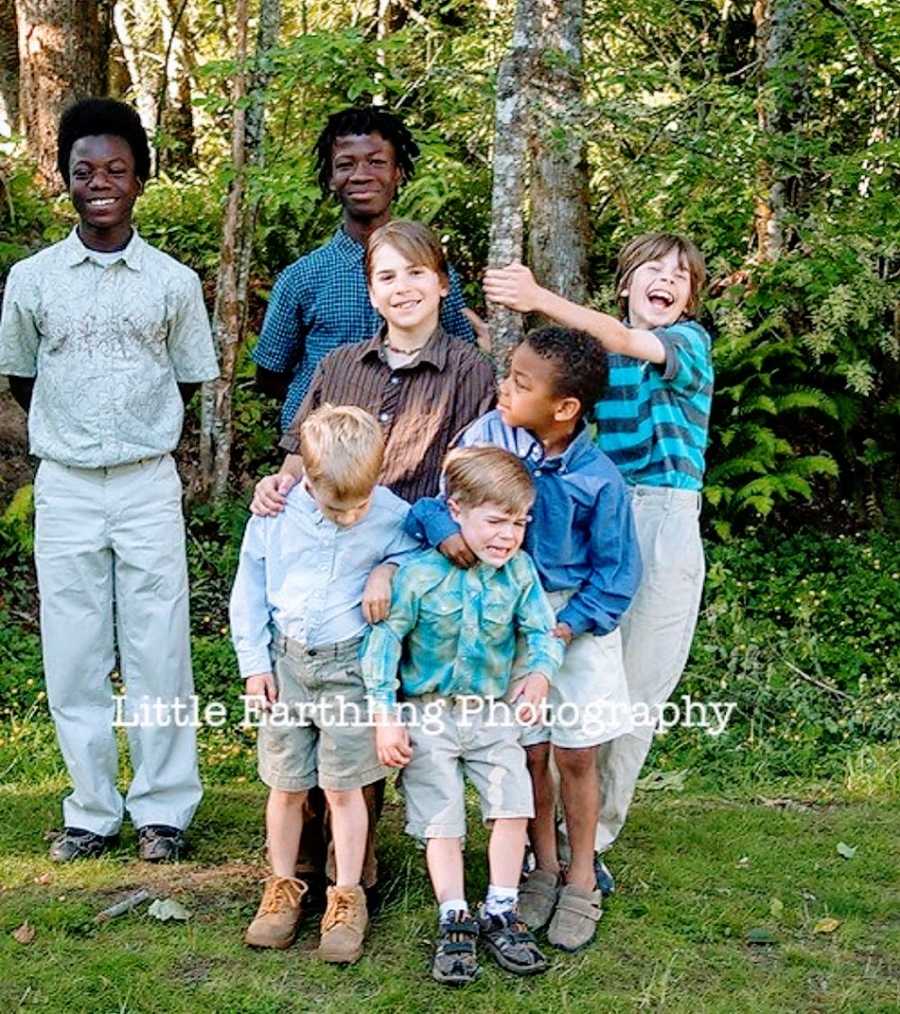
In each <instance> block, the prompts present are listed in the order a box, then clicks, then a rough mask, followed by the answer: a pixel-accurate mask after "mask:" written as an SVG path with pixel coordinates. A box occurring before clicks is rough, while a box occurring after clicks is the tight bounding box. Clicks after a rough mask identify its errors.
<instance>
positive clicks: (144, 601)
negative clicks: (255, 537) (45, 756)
mask: <svg viewBox="0 0 900 1014" xmlns="http://www.w3.org/2000/svg"><path fill="white" fill-rule="evenodd" d="M35 514H36V519H35V522H36V534H35V563H36V565H37V574H38V589H39V592H40V598H41V644H42V648H43V655H44V672H45V676H46V681H47V699H48V702H49V705H50V713H51V715H52V716H53V721H54V722H55V724H56V733H57V736H58V739H59V745H60V749H61V750H62V754H63V758H64V759H65V762H66V767H67V769H68V772H69V777H70V778H71V780H72V786H73V791H72V793H71V795H70V796H68V797H67V798H66V799H65V801H64V802H63V817H64V821H65V824H66V826H67V827H79V828H84V829H85V830H88V831H93V832H94V833H96V834H103V835H110V834H113V833H115V832H116V831H118V829H119V826H120V825H121V823H122V812H123V803H122V797H121V795H120V794H119V791H118V789H117V787H116V777H117V774H118V755H117V749H116V734H115V730H114V728H113V724H112V723H113V720H114V717H115V709H114V700H113V688H112V684H111V682H110V673H111V672H112V670H113V669H114V668H115V667H116V654H117V650H118V657H119V665H120V670H121V674H122V681H123V684H124V692H125V697H126V702H125V706H124V709H123V711H124V714H123V717H124V718H125V720H126V722H131V721H133V720H134V719H135V718H137V719H138V724H137V725H133V726H131V725H130V726H129V728H128V745H129V749H130V754H131V764H132V768H133V771H134V777H133V779H132V782H131V785H130V787H129V789H128V794H127V797H126V800H125V805H126V806H127V808H128V812H129V814H130V816H131V819H132V821H133V822H134V824H135V826H136V827H142V826H144V825H145V824H168V825H170V826H172V827H178V828H184V827H186V826H187V825H188V824H189V823H190V821H191V818H192V816H193V814H194V811H195V810H196V808H197V805H198V803H199V802H200V798H201V795H202V790H201V788H200V777H199V773H198V770H197V749H196V735H195V732H196V730H195V729H193V728H191V727H190V726H187V725H178V724H176V722H175V720H174V711H173V709H172V707H171V706H172V704H173V703H174V702H175V701H176V699H180V700H181V701H183V702H184V704H183V705H182V706H183V707H184V708H186V709H187V707H188V705H189V703H190V699H191V695H192V694H193V690H194V688H193V678H192V674H191V656H190V640H189V636H190V627H189V620H188V585H187V562H186V559H185V550H184V522H183V519H182V514H181V482H180V480H179V478H178V473H177V472H176V470H175V463H174V461H173V460H172V457H171V456H170V455H168V454H167V455H164V456H162V457H157V458H151V459H147V460H145V461H141V462H135V463H134V464H129V465H119V466H116V467H111V468H74V467H69V466H66V465H59V464H56V463H55V462H53V461H43V462H42V463H41V465H40V468H39V469H38V474H37V476H36V478H35ZM160 714H162V715H163V716H165V715H166V714H168V715H169V716H170V721H169V722H168V723H166V722H165V721H159V720H158V719H157V716H158V715H160ZM148 716H149V721H148V720H146V719H147V717H148Z"/></svg>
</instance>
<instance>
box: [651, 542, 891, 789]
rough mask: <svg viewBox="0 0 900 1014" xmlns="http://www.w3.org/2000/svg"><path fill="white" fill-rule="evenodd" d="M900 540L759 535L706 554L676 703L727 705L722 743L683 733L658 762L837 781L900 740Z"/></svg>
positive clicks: (664, 746)
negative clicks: (851, 762) (862, 751)
mask: <svg viewBox="0 0 900 1014" xmlns="http://www.w3.org/2000/svg"><path fill="white" fill-rule="evenodd" d="M898 688H900V551H898V547H897V544H896V541H895V540H894V539H892V538H890V537H888V536H887V535H884V534H880V533H875V534H871V535H870V536H868V537H866V538H862V537H848V536H843V535H839V536H832V535H829V534H827V533H822V532H818V531H814V530H806V531H803V532H798V533H797V534H795V535H792V536H790V537H787V538H785V537H783V536H781V535H780V534H778V533H776V532H774V531H772V530H762V529H760V530H759V531H758V532H757V534H755V535H754V536H752V537H749V538H745V539H743V540H741V541H735V542H733V543H732V544H729V545H718V546H715V547H713V548H712V549H711V550H710V552H709V559H708V571H707V579H706V590H705V593H704V608H703V612H702V615H701V621H700V625H699V627H698V630H697V633H696V636H695V638H694V645H693V650H692V653H691V659H690V663H689V666H688V670H687V673H686V675H685V678H684V680H683V682H682V683H681V685H680V686H679V688H678V690H677V692H676V694H675V695H674V697H675V699H678V697H679V696H680V695H681V694H683V693H688V694H690V695H691V696H692V697H694V698H695V699H697V700H706V701H723V702H724V701H734V702H735V703H736V705H737V707H736V710H735V713H734V716H733V717H732V720H731V723H730V725H729V727H728V729H727V731H726V732H725V733H723V735H722V736H720V737H718V738H712V737H708V736H702V735H698V734H697V732H696V731H695V730H690V729H678V730H675V731H673V732H670V733H668V734H667V735H666V736H665V737H662V738H661V739H660V740H659V746H658V750H659V753H660V755H661V760H662V763H663V764H664V765H666V766H672V767H676V768H680V767H692V768H694V769H699V770H703V771H705V772H707V773H708V774H710V775H711V776H713V777H714V776H716V775H717V776H719V777H726V776H727V773H728V772H729V771H734V770H737V769H740V768H742V767H744V766H746V765H752V766H753V767H755V768H756V769H757V770H758V771H759V772H761V773H764V775H765V776H768V777H776V778H777V777H783V776H794V775H797V776H800V777H815V776H819V775H823V774H825V775H832V776H833V775H835V774H836V773H838V772H840V771H841V770H842V769H843V767H844V764H845V763H846V762H847V758H848V756H849V755H851V754H852V753H853V752H854V751H855V750H857V749H858V747H859V745H860V744H861V743H869V744H871V745H873V746H874V745H875V744H877V743H883V744H890V743H894V742H896V740H897V738H898V737H900V692H898Z"/></svg>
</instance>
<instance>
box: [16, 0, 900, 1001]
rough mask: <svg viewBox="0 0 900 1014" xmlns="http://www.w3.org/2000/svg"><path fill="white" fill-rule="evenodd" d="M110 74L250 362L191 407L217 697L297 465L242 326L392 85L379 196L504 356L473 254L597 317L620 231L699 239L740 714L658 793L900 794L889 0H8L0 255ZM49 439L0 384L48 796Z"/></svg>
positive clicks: (717, 511) (718, 503) (201, 633)
mask: <svg viewBox="0 0 900 1014" xmlns="http://www.w3.org/2000/svg"><path fill="white" fill-rule="evenodd" d="M241 53H244V54H246V55H245V56H244V57H242V56H241ZM98 93H108V94H112V95H115V96H119V97H123V98H125V99H127V100H129V101H132V102H133V103H134V104H135V105H136V106H137V108H138V110H139V111H140V113H141V116H142V119H143V121H144V123H145V125H146V126H147V128H148V131H149V132H150V134H151V137H152V138H153V139H154V141H155V149H156V153H157V154H156V158H155V161H154V168H153V179H152V180H151V182H150V185H149V186H148V187H147V190H146V193H145V195H144V196H143V197H142V198H141V199H140V200H139V203H138V205H137V214H136V222H137V225H138V227H139V228H140V230H141V233H142V235H143V236H144V237H145V238H146V239H148V240H149V241H150V242H152V243H154V244H157V245H158V246H160V247H162V248H163V249H165V250H167V251H168V252H170V253H171V254H173V255H174V256H175V257H177V258H178V259H180V260H182V261H184V262H186V263H187V264H189V265H190V266H191V267H193V268H195V269H196V270H197V271H198V272H199V273H200V274H201V277H202V278H203V280H204V286H205V291H206V295H207V297H208V304H209V307H210V310H211V312H213V313H214V315H215V320H216V328H217V335H218V338H219V342H220V346H221V348H222V351H223V354H224V355H225V356H226V357H227V358H228V360H229V363H231V360H232V359H233V376H232V375H231V374H232V366H231V365H229V368H228V371H227V372H228V374H229V376H228V377H227V379H226V383H225V388H224V389H223V388H220V389H219V391H218V396H217V393H216V391H215V390H212V389H210V390H209V391H207V392H206V393H205V395H204V396H198V398H197V399H196V400H195V402H194V403H193V404H192V406H191V408H190V411H189V418H188V423H187V426H186V431H185V436H184V439H183V440H182V444H181V446H180V448H179V452H178V456H179V462H180V465H181V468H182V474H183V475H184V476H185V477H186V479H187V480H188V482H187V485H188V487H189V489H188V508H189V509H188V532H189V561H190V566H191V582H192V610H193V613H192V615H193V627H194V662H195V675H196V680H197V686H198V692H199V693H200V694H201V696H202V697H204V698H219V697H222V696H223V695H224V697H225V699H227V700H228V701H229V703H230V707H231V708H232V714H233V715H237V714H238V713H239V703H238V700H237V695H238V691H239V688H238V686H237V685H236V683H235V667H234V658H233V654H232V652H231V647H230V644H229V641H228V638H227V629H226V627H225V624H226V604H227V596H228V591H229V587H230V581H231V577H232V574H233V570H234V566H235V563H236V553H237V547H238V544H239V539H240V535H241V532H242V528H243V523H244V519H245V518H246V504H247V501H248V499H249V490H250V488H251V486H252V484H253V482H254V481H255V480H256V479H257V478H258V477H259V475H261V474H263V473H264V472H266V471H267V470H268V469H270V468H271V467H272V466H273V465H275V463H276V462H277V461H278V460H279V455H278V452H277V450H276V439H277V433H276V418H277V406H276V405H275V404H274V403H271V402H268V401H267V400H265V399H264V398H262V397H261V396H260V395H259V394H258V393H257V392H256V391H255V389H254V387H253V382H252V377H253V367H252V364H251V362H250V360H249V355H248V350H249V349H250V348H251V347H252V343H253V342H254V341H255V336H256V333H257V330H258V327H259V325H260V323H261V320H262V315H263V313H264V310H265V302H266V298H267V296H268V293H269V291H270V289H271V286H272V283H273V281H274V278H275V276H276V275H277V273H278V272H279V271H280V270H281V269H282V268H284V267H285V266H286V265H287V264H289V263H290V262H291V261H293V260H294V259H296V258H297V257H298V256H301V255H302V254H304V253H306V252H308V251H309V250H311V249H313V248H314V247H316V246H318V245H319V244H321V243H322V242H324V241H326V240H327V239H328V238H329V236H330V235H331V233H332V232H333V230H334V229H335V228H336V226H337V224H338V222H339V208H337V206H336V205H335V204H333V203H332V202H329V201H327V200H323V199H322V197H321V194H320V192H319V189H318V186H317V183H316V181H315V178H314V172H313V166H312V158H311V148H312V143H313V141H314V139H315V137H316V135H317V133H318V132H319V130H320V129H321V126H322V124H323V122H324V120H325V118H326V117H327V115H328V114H329V113H331V112H333V111H335V110H337V109H339V108H342V107H344V106H346V105H349V104H355V103H365V102H368V101H376V102H378V103H383V104H384V105H386V106H388V107H391V108H392V109H394V110H396V111H397V112H399V113H400V114H401V115H402V116H403V118H404V119H405V121H406V122H407V124H408V125H409V126H410V127H411V129H412V130H413V132H414V134H415V136H416V138H417V140H418V142H419V144H420V146H421V149H422V155H421V158H420V160H419V162H418V165H417V169H416V173H415V176H414V177H413V179H412V180H411V181H409V182H408V183H407V185H406V186H405V187H404V188H403V190H402V192H401V195H400V197H399V200H398V202H397V205H396V208H395V213H396V214H398V215H403V216H405V217H411V218H417V219H422V220H424V221H427V222H430V223H431V224H432V225H433V226H434V227H435V228H436V229H437V230H438V232H439V234H440V235H441V236H442V238H443V241H444V243H445V245H446V247H447V250H448V254H449V256H450V258H451V260H452V262H453V263H454V264H455V265H456V267H457V269H458V270H459V272H460V274H461V276H462V279H463V282H464V288H465V291H466V294H467V297H468V299H469V303H470V305H472V306H473V307H474V308H475V309H477V310H479V312H481V313H482V314H483V315H485V316H490V318H491V327H492V335H493V342H494V349H495V352H496V353H497V354H498V358H502V355H501V353H502V349H503V346H504V344H505V342H506V341H507V340H508V335H509V333H510V331H511V330H514V329H515V327H517V326H519V322H517V321H516V320H515V319H511V318H509V317H503V316H502V315H497V314H496V313H494V312H493V311H491V312H490V313H489V312H488V311H490V309H491V308H487V307H485V306H484V303H483V297H482V294H481V291H480V284H479V278H480V275H481V273H482V271H483V270H484V268H485V266H486V265H487V264H488V263H490V262H496V261H498V260H501V259H503V258H505V257H508V256H509V255H510V254H511V253H516V252H521V254H522V256H523V258H524V259H526V260H527V261H529V262H530V263H532V264H533V265H534V267H535V269H536V271H537V273H538V275H539V277H540V278H543V279H544V280H546V281H547V282H553V283H554V284H556V285H557V287H559V288H564V289H565V290H566V291H568V292H569V293H570V294H571V295H573V296H576V297H578V298H584V299H586V300H588V301H590V302H591V304H592V305H595V306H597V307H598V308H602V309H607V310H613V308H614V302H615V301H614V298H613V291H612V288H611V281H612V276H613V272H614V267H615V255H616V251H617V250H618V248H619V247H620V246H621V245H622V243H623V242H624V241H625V240H626V239H628V238H629V237H631V236H633V235H635V234H636V233H638V232H641V231H645V230H650V229H670V230H671V229H674V230H678V231H683V232H685V233H687V234H689V235H691V236H692V237H693V238H694V239H695V240H696V241H697V242H698V244H699V245H700V247H701V248H702V249H703V251H704V252H705V254H706V257H707V262H708V265H709V268H710V276H711V284H710V288H709V292H708V294H707V297H706V299H705V302H704V307H703V311H702V319H703V322H704V324H705V325H706V326H707V327H708V329H709V330H710V332H711V333H712V335H713V340H714V344H713V348H714V359H715V367H716V374H717V379H716V395H715V402H714V412H713V420H712V429H711V443H710V448H709V455H708V461H709V472H708V478H707V487H706V490H705V494H704V497H705V499H704V531H705V535H706V540H707V554H708V579H707V586H706V594H705V599H704V606H703V612H702V616H701V623H700V628H699V630H698V634H697V637H696V639H695V643H694V649H693V652H692V656H691V660H690V663H689V668H688V672H687V675H686V677H685V680H684V682H683V684H682V686H681V687H680V688H679V691H678V695H679V696H680V694H681V693H690V694H692V695H693V696H694V697H696V698H698V699H707V700H724V701H734V702H735V703H736V705H737V706H736V710H735V713H734V716H733V718H732V721H731V723H730V725H729V727H728V729H727V730H726V731H725V732H724V733H723V734H722V735H721V736H719V737H716V738H712V737H709V736H707V735H706V734H703V733H702V732H699V731H698V730H696V729H693V730H692V729H679V730H674V731H673V732H671V733H669V734H667V735H666V736H664V737H660V738H659V740H658V742H657V745H656V746H655V748H654V752H653V754H652V755H651V763H650V766H649V767H648V772H649V774H648V776H647V778H646V779H645V782H644V785H643V789H644V797H643V798H645V799H649V798H652V797H650V796H648V795H647V793H649V792H652V790H659V791H660V792H662V793H664V794H665V793H669V792H672V793H677V792H681V791H683V790H685V789H687V790H690V791H693V792H704V791H709V792H715V793H721V794H724V795H726V796H728V797H729V798H737V797H739V796H741V793H744V794H747V795H748V797H752V798H757V797H758V796H759V794H760V793H763V794H764V795H765V793H766V792H768V796H766V798H769V799H770V801H771V799H773V798H774V799H775V801H776V802H778V801H779V800H781V801H783V799H782V797H786V796H788V795H790V793H791V791H792V789H791V787H792V786H793V790H794V794H795V795H798V796H802V797H804V798H813V797H814V798H816V799H823V798H824V799H834V798H840V799H844V800H847V799H851V800H852V799H856V800H860V799H876V800H882V799H887V800H893V801H896V799H897V797H898V795H900V748H898V745H897V744H898V739H900V689H898V688H900V549H898V541H897V535H898V532H900V440H898V436H900V384H898V379H900V239H898V237H900V200H898V196H900V194H898V190H900V178H898V168H900V8H898V6H897V5H896V4H895V3H893V2H891V0H858V2H850V0H756V2H751V0H617V2H616V3H611V2H608V0H594V2H586V3H583V2H582V0H558V2H551V0H515V2H514V0H347V2H346V3H341V4H337V3H332V2H326V0H280V2H277V0H227V2H225V0H223V2H216V0H114V2H113V0H15V2H14V0H0V135H5V136H3V137H0V274H2V275H5V273H6V271H7V270H8V268H9V267H10V265H11V264H13V263H14V262H15V261H16V260H18V259H19V258H21V257H24V256H27V255H28V254H30V253H32V252H34V251H35V250H36V249H38V248H40V247H41V246H43V245H45V244H47V243H49V242H52V241H55V240H57V239H60V238H62V236H64V235H65V234H66V232H67V231H68V230H69V229H70V228H71V225H72V221H73V218H72V213H71V209H70V206H69V203H68V201H67V199H66V197H65V195H60V194H59V187H60V186H61V183H60V181H59V180H58V178H57V177H56V175H55V169H54V165H55V127H56V122H57V119H58V115H59V111H60V110H61V108H63V107H64V105H65V104H66V103H67V102H68V101H70V100H71V99H72V98H75V97H81V96H83V95H87V94H98ZM236 114H237V115H236ZM261 125H263V126H264V128H265V129H264V130H262V129H260V127H261ZM236 128H237V129H236ZM229 209H230V210H231V218H230V219H229ZM501 255H502V256H501ZM245 285H246V292H247V296H246V299H244V298H243V297H242V293H243V287H244V286H245ZM235 296H237V297H240V298H237V299H235V298H233V297H235ZM223 433H225V438H224V440H223V439H222V435H223ZM222 446H225V448H226V453H225V454H221V453H219V450H220V448H221V447H222ZM32 467H33V465H32V463H30V462H29V460H28V458H27V454H26V443H25V428H24V418H23V416H22V414H21V413H20V411H19V410H18V408H17V407H16V406H15V405H14V404H13V403H12V401H11V398H10V396H9V394H8V393H7V392H0V514H2V520H0V580H2V585H0V664H2V669H0V775H2V777H0V782H3V781H8V782H9V783H10V785H19V786H27V785H34V784H42V785H43V784H46V785H50V786H58V788H59V789H61V788H62V786H63V784H64V780H63V777H62V772H63V769H62V764H61V760H60V758H59V756H58V753H57V751H56V746H55V742H54V739H53V734H52V729H51V728H50V723H49V721H48V720H47V715H46V710H45V708H46V705H45V702H44V696H43V691H42V690H41V667H40V649H39V640H38V636H37V598H36V588H35V582H34V575H33V570H32V566H31V560H30V551H31V547H32V503H31V486H30V482H31V473H32ZM201 751H202V756H203V764H204V777H205V779H206V780H207V781H208V782H212V783H216V782H218V783H220V784H222V785H225V784H235V783H238V784H242V783H245V782H247V783H252V781H253V779H254V777H255V776H254V764H253V754H254V748H253V739H252V735H251V734H250V733H248V732H246V731H242V730H239V729H236V728H234V727H233V726H232V725H230V724H229V726H228V727H227V728H225V729H204V730H203V731H202V735H201ZM766 786H770V787H771V786H777V789H776V788H772V789H771V791H770V790H767V789H766V788H765V787H766ZM9 798H10V799H11V798H12V797H9ZM2 799H3V796H2V792H0V800H2ZM804 805H805V804H804ZM16 812H20V811H16ZM21 812H24V811H21ZM894 837H895V838H896V835H895V836H894ZM892 932H894V933H895V934H896V932H897V926H896V922H895V923H894V924H893V931H892ZM723 1009H727V1008H723ZM773 1009H776V1008H773ZM860 1009H874V1007H868V1008H860ZM886 1009H887V1008H886Z"/></svg>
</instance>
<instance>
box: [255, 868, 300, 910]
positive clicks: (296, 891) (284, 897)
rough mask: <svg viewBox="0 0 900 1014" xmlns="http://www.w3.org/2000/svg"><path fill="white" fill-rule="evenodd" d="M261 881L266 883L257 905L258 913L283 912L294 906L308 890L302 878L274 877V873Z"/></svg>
mask: <svg viewBox="0 0 900 1014" xmlns="http://www.w3.org/2000/svg"><path fill="white" fill-rule="evenodd" d="M263 883H264V884H265V885H266V889H265V891H264V892H263V898H262V902H261V903H260V906H259V914H260V915H269V914H270V913H273V912H283V911H284V910H285V909H286V908H296V907H297V906H298V905H299V904H300V902H301V900H302V898H303V895H304V894H306V892H307V890H308V888H307V886H306V884H304V883H303V881H302V880H294V879H293V878H292V877H276V876H275V875H274V874H273V875H272V876H271V877H266V879H265V880H264V881H263Z"/></svg>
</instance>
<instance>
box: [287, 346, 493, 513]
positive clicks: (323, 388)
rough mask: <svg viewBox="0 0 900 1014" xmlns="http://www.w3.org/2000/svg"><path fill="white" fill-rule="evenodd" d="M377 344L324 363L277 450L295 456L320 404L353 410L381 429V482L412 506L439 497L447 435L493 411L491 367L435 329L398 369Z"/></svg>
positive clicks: (343, 351) (342, 351)
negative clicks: (302, 433)
mask: <svg viewBox="0 0 900 1014" xmlns="http://www.w3.org/2000/svg"><path fill="white" fill-rule="evenodd" d="M383 341H384V339H383V334H378V335H376V336H375V337H374V338H370V339H369V340H368V341H364V342H356V343H354V344H353V345H343V346H341V347H340V348H338V349H335V350H334V351H333V352H331V353H329V354H328V355H327V356H326V357H325V358H324V359H323V360H322V362H321V363H320V364H319V366H318V368H317V369H316V373H315V376H314V377H313V379H312V383H311V384H310V388H309V391H307V393H306V397H305V398H304V399H303V402H302V403H301V405H300V408H299V409H298V410H297V414H296V415H295V416H294V419H293V421H292V422H291V425H290V426H289V427H288V429H287V431H286V432H285V434H284V436H283V437H282V439H281V446H282V447H283V448H284V449H285V450H286V451H288V452H289V453H291V454H296V453H298V449H299V445H300V425H301V423H302V422H303V420H304V419H305V418H306V417H307V416H308V415H309V413H310V412H312V411H314V410H315V409H317V408H318V407H319V406H320V405H323V404H325V403H326V402H329V403H330V404H332V405H358V406H359V407H360V408H364V409H365V410H366V411H367V412H371V413H372V415H373V416H375V418H376V419H378V420H379V422H380V423H381V425H382V427H383V428H384V438H385V453H384V466H383V468H382V472H381V479H380V481H381V483H382V484H383V485H385V486H387V487H388V488H389V489H391V490H392V491H393V492H394V493H396V494H397V496H400V497H402V498H403V499H404V500H406V501H408V502H409V503H413V502H415V501H416V500H418V499H419V497H423V496H434V495H435V494H436V493H437V491H438V485H439V482H440V475H441V461H442V460H443V458H444V455H445V454H446V453H447V449H448V448H449V447H450V445H451V443H452V441H453V438H454V437H455V436H456V435H457V433H459V432H460V430H462V429H463V428H464V427H465V426H468V424H469V423H470V422H472V421H473V420H474V419H477V418H478V417H479V416H480V415H483V414H484V413H485V412H487V411H489V410H490V409H491V408H493V407H494V403H495V402H496V399H497V390H496V381H495V379H494V368H493V365H492V364H491V362H490V360H489V359H488V358H487V356H485V355H484V354H483V353H482V352H480V351H479V350H478V349H477V348H476V347H475V346H474V345H472V344H471V343H470V342H466V341H462V340H460V339H459V338H451V337H450V336H449V335H448V334H447V333H446V332H445V331H444V330H443V328H440V327H439V328H438V329H437V331H435V333H434V334H433V335H432V336H431V338H430V339H429V341H428V344H427V345H426V346H425V348H423V349H422V351H421V352H420V353H419V354H418V355H417V356H416V358H415V359H413V360H411V361H410V363H409V364H408V365H405V366H400V367H398V368H397V369H391V367H390V366H389V365H388V363H387V360H386V358H385V354H384V344H383Z"/></svg>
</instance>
